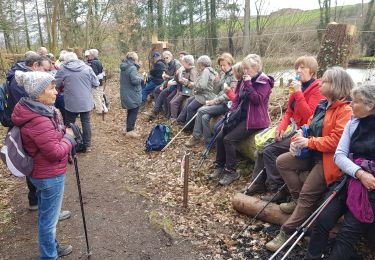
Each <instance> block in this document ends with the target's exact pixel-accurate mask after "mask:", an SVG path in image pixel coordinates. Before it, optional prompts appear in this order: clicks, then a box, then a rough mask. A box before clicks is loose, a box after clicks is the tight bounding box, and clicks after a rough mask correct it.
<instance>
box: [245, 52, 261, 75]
mask: <svg viewBox="0 0 375 260" xmlns="http://www.w3.org/2000/svg"><path fill="white" fill-rule="evenodd" d="M242 63H243V64H245V65H247V66H249V67H251V68H255V69H256V70H257V72H259V71H261V70H262V59H261V58H260V56H259V55H258V54H249V55H247V56H246V57H245V58H244V59H243V60H242Z"/></svg>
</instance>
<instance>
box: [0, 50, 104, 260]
mask: <svg viewBox="0 0 375 260" xmlns="http://www.w3.org/2000/svg"><path fill="white" fill-rule="evenodd" d="M77 54H78V55H77ZM82 54H83V53H80V52H77V53H75V52H74V50H72V49H67V50H61V52H60V55H59V58H58V60H56V59H55V57H54V56H53V54H51V53H48V51H47V49H46V48H45V47H40V48H39V49H38V50H37V51H36V52H34V51H28V52H26V54H25V58H24V59H22V60H20V61H18V62H16V63H15V64H14V65H13V66H12V67H11V69H10V70H9V72H8V74H7V83H6V88H7V99H6V104H7V107H6V108H7V111H9V116H10V118H9V120H4V121H7V122H5V125H7V126H9V129H11V128H12V127H14V126H17V127H19V128H20V133H21V139H22V145H23V148H24V150H25V151H26V153H27V154H28V155H29V156H30V157H31V158H32V159H33V165H32V172H31V174H30V175H29V176H26V182H27V186H28V189H29V193H28V202H29V210H31V211H38V240H39V251H40V259H57V258H58V257H60V256H65V255H68V254H70V253H71V252H72V246H71V245H62V244H59V243H58V242H57V240H56V225H57V222H58V221H62V220H65V219H68V218H70V216H71V213H70V212H69V211H66V210H65V211H61V205H62V200H63V194H64V179H65V173H66V169H67V164H68V162H72V149H73V148H74V147H76V145H77V143H76V138H75V135H74V132H73V131H72V129H71V128H69V127H67V126H69V125H70V124H71V123H73V124H74V123H75V121H76V118H77V117H78V116H79V117H80V120H81V125H82V132H83V133H82V139H83V147H81V152H84V153H87V152H90V151H91V123H90V112H91V111H92V110H93V108H94V106H95V110H96V113H98V114H101V113H106V112H108V109H107V107H106V106H105V104H104V103H103V100H102V99H103V79H104V76H105V75H104V70H103V65H102V63H101V62H100V60H99V59H98V54H99V52H98V51H97V50H96V49H90V50H86V51H85V52H84V56H85V58H84V60H83V57H81V56H83V55H82ZM78 57H81V59H79V58H78ZM2 123H3V121H2Z"/></svg>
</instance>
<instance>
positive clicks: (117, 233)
mask: <svg viewBox="0 0 375 260" xmlns="http://www.w3.org/2000/svg"><path fill="white" fill-rule="evenodd" d="M114 88H115V85H114ZM111 99H112V98H111ZM116 105H117V104H116V102H114V103H113V104H112V110H111V113H110V114H109V115H108V116H107V117H106V119H105V122H103V121H102V119H101V117H99V116H96V115H92V119H93V150H92V152H91V153H88V154H80V155H79V158H78V161H79V162H78V163H79V170H80V175H81V184H82V192H83V194H84V201H85V210H86V219H87V224H88V231H89V240H90V244H91V247H92V253H93V255H92V257H91V259H198V251H197V249H196V248H195V247H194V246H192V245H191V243H190V242H189V240H185V239H182V238H180V237H178V236H172V235H173V234H172V235H171V233H170V232H168V228H169V229H170V227H168V225H166V224H165V223H166V221H165V219H162V218H161V219H160V218H159V217H158V216H159V214H158V212H159V211H160V210H159V208H160V207H159V205H158V203H157V202H155V201H152V200H150V198H149V197H147V196H145V195H144V194H143V193H142V190H144V189H145V188H146V187H145V183H143V182H140V180H139V177H140V175H141V174H145V173H144V172H140V171H139V170H138V169H137V167H135V165H136V164H137V163H136V162H137V161H138V160H139V155H140V154H142V153H143V143H142V144H140V141H139V140H128V139H126V138H125V137H124V136H123V135H122V133H121V131H122V122H123V115H124V112H123V111H121V110H118V109H117V107H116ZM66 177H67V178H66V184H65V195H64V202H63V209H65V210H70V211H71V212H72V218H71V219H69V220H65V221H62V222H61V223H59V224H58V227H57V236H58V240H59V241H60V243H69V244H71V245H73V247H74V251H73V253H72V254H71V255H70V256H68V257H66V258H65V259H80V258H84V253H85V251H86V246H85V239H84V232H83V226H82V218H81V215H80V214H81V213H80V208H79V200H78V192H77V186H76V179H75V175H74V168H73V167H72V166H71V167H69V169H68V174H67V176H66ZM26 192H27V188H26V185H25V184H24V183H23V181H20V183H19V184H18V185H17V189H16V193H15V194H14V198H12V201H11V206H12V207H13V214H12V215H13V219H12V222H11V225H9V227H8V228H7V229H6V231H5V232H4V233H2V234H0V259H37V257H38V250H37V248H38V247H37V246H38V245H37V226H36V222H37V217H36V216H37V213H35V212H29V211H28V209H27V208H26V205H27V193H26Z"/></svg>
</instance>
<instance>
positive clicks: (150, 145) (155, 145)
mask: <svg viewBox="0 0 375 260" xmlns="http://www.w3.org/2000/svg"><path fill="white" fill-rule="evenodd" d="M170 139H171V130H170V128H169V126H167V125H164V124H157V125H156V126H154V127H153V128H152V130H151V133H150V135H149V136H148V138H147V140H146V143H145V150H146V151H147V152H150V151H161V150H162V149H163V148H164V146H166V145H167V143H168V142H169V140H170Z"/></svg>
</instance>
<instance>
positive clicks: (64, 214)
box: [59, 210, 72, 221]
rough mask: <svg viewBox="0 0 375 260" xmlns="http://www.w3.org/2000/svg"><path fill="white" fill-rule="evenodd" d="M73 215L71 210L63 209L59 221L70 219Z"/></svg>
mask: <svg viewBox="0 0 375 260" xmlns="http://www.w3.org/2000/svg"><path fill="white" fill-rule="evenodd" d="M71 216H72V214H71V213H70V211H68V210H63V211H61V212H60V215H59V221H63V220H65V219H68V218H70V217H71Z"/></svg>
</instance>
